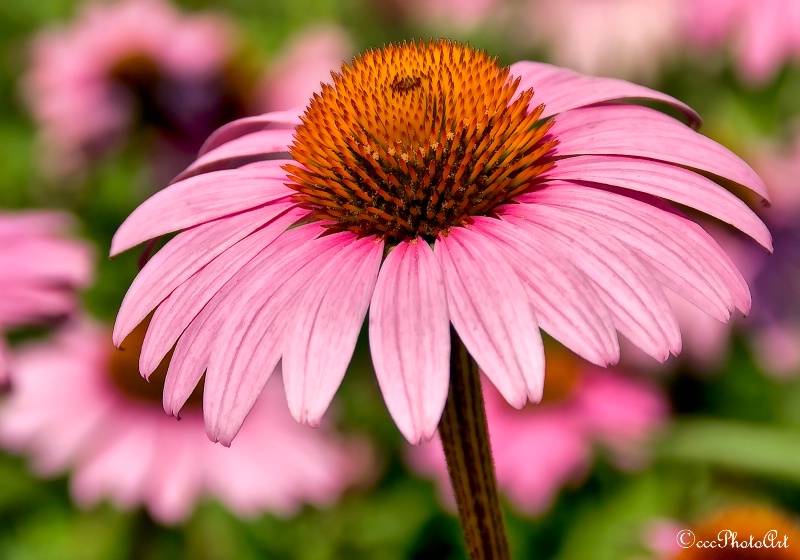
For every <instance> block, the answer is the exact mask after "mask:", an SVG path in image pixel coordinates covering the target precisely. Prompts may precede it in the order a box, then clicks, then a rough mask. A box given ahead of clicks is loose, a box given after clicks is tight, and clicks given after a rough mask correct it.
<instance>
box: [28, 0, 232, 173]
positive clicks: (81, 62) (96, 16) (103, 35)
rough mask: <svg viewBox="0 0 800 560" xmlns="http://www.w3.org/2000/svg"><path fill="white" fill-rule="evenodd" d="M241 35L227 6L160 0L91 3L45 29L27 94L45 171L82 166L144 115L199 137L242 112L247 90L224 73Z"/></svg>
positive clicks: (145, 121)
mask: <svg viewBox="0 0 800 560" xmlns="http://www.w3.org/2000/svg"><path fill="white" fill-rule="evenodd" d="M233 35H234V32H233V29H232V28H231V24H230V23H229V22H228V21H227V20H226V19H225V18H223V17H222V16H220V15H211V14H204V15H187V14H183V13H181V12H178V11H177V10H176V9H175V8H173V7H172V6H171V5H169V4H168V3H166V2H162V1H161V0H123V1H121V2H118V3H111V4H101V3H95V4H86V5H84V6H83V7H82V9H81V11H80V13H79V15H78V18H77V20H76V21H75V22H74V23H73V24H71V25H70V26H61V27H53V28H50V29H47V30H45V31H44V32H42V33H41V34H40V35H39V36H38V37H36V39H35V40H34V41H33V44H32V61H31V67H30V71H29V72H28V74H27V76H26V77H25V81H24V94H25V97H24V99H25V101H26V102H27V103H28V105H29V106H30V109H31V111H32V113H33V116H34V118H35V120H36V121H37V123H38V124H39V126H40V128H41V140H42V144H43V149H44V154H43V155H44V157H45V158H46V159H45V164H44V166H43V167H44V169H45V171H47V172H51V173H53V174H55V175H60V174H64V173H71V172H75V171H77V170H79V169H80V168H82V167H84V166H85V165H87V164H88V163H89V162H91V161H92V160H93V159H94V158H97V157H99V156H102V155H104V154H106V153H107V152H108V151H109V150H113V149H115V148H118V147H119V146H120V145H121V144H123V143H124V142H125V141H126V140H127V138H128V135H129V133H130V132H131V129H132V128H134V127H135V126H136V125H138V126H145V127H150V126H152V127H156V128H160V129H163V128H167V129H169V130H170V131H171V132H172V134H174V135H175V136H186V135H189V136H190V137H193V138H194V141H195V142H197V138H196V136H197V135H203V134H208V132H210V131H211V130H213V129H214V128H215V127H217V126H219V125H220V124H222V123H224V122H226V121H227V120H229V119H230V118H231V117H232V116H233V115H236V116H240V115H241V112H242V111H243V108H242V107H240V106H239V107H237V106H236V105H238V104H240V103H242V102H243V100H242V99H240V97H241V92H238V91H232V90H231V89H230V87H229V86H230V84H226V83H225V82H224V77H225V76H224V74H225V72H226V71H227V68H226V64H227V63H228V62H229V60H230V57H231V56H232V55H233V53H234V51H235V44H234V37H233ZM237 85H238V84H237ZM135 121H141V122H140V123H136V125H135Z"/></svg>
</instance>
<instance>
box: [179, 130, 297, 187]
mask: <svg viewBox="0 0 800 560" xmlns="http://www.w3.org/2000/svg"><path fill="white" fill-rule="evenodd" d="M293 139H294V128H275V129H267V130H259V131H257V132H251V133H249V134H245V135H244V136H240V137H239V138H235V139H234V140H231V141H229V142H226V143H225V144H222V145H220V146H217V147H216V148H214V149H212V150H209V151H208V152H206V153H205V154H203V155H202V156H200V157H198V158H197V159H196V160H194V162H193V163H192V164H191V165H190V166H189V167H187V168H186V169H184V170H183V171H182V172H181V173H180V174H178V176H177V177H175V179H173V182H177V181H182V180H183V179H186V178H187V177H191V176H192V175H198V174H200V173H207V172H209V171H215V170H218V169H225V168H226V167H232V166H234V164H235V163H236V162H247V161H248V160H252V159H264V156H267V155H269V154H279V155H280V154H288V152H289V145H290V144H291V143H292V140H293ZM285 157H286V156H285V155H283V158H284V159H285ZM277 159H281V158H277Z"/></svg>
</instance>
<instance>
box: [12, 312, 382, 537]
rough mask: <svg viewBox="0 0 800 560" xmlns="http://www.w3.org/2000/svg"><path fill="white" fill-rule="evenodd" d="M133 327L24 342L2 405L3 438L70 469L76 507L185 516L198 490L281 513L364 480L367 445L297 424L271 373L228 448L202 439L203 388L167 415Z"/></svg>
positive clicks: (83, 328)
mask: <svg viewBox="0 0 800 560" xmlns="http://www.w3.org/2000/svg"><path fill="white" fill-rule="evenodd" d="M139 331H141V332H137V333H135V334H134V335H133V336H131V337H130V338H129V339H128V340H127V341H126V349H125V350H124V351H117V350H115V349H114V348H113V347H112V346H111V344H110V343H109V341H108V332H107V331H106V330H105V329H104V328H101V327H99V326H98V325H95V324H91V323H89V322H87V321H85V320H84V321H83V322H82V323H81V324H72V325H69V326H68V328H66V329H65V330H64V331H63V332H61V333H60V334H59V335H58V337H57V338H56V339H55V340H53V341H51V342H48V343H39V344H36V345H32V346H29V347H27V348H23V349H22V350H21V351H20V352H19V353H18V355H16V356H15V358H14V364H15V372H14V391H13V392H12V393H11V395H10V397H9V398H8V400H7V402H6V403H4V406H3V408H2V409H0V443H2V445H3V446H5V447H6V448H8V449H12V450H16V451H19V452H23V453H25V454H27V455H29V456H30V457H31V459H32V461H33V465H34V468H35V469H36V470H37V471H38V472H40V473H41V474H44V475H52V474H56V473H60V472H63V471H66V470H71V471H72V475H71V491H72V494H73V497H74V499H75V500H76V502H78V503H79V504H80V505H82V506H90V505H92V504H95V503H96V502H98V501H99V500H101V499H103V498H109V499H110V500H111V501H112V502H113V503H114V504H115V505H116V506H117V507H120V508H122V509H129V508H132V507H135V506H137V505H140V504H141V505H144V506H146V507H147V509H148V510H149V512H150V513H151V514H152V515H153V517H154V518H155V519H157V520H159V521H161V522H163V523H176V522H179V521H181V520H182V519H184V518H185V517H187V516H188V515H189V514H190V513H191V511H192V509H193V507H194V504H195V502H197V501H198V500H199V499H200V498H201V497H202V496H210V497H215V498H217V499H219V500H220V501H222V502H223V503H224V504H225V505H226V506H227V507H229V508H230V509H231V510H233V511H234V512H236V513H237V514H239V515H244V516H252V515H255V514H258V513H261V512H264V511H269V512H272V513H275V514H278V515H289V514H292V513H293V512H295V511H296V510H297V509H298V508H299V507H300V506H301V505H302V504H303V503H313V504H316V505H327V504H330V503H331V502H333V501H334V500H336V499H337V498H338V497H339V496H340V495H341V493H342V491H343V490H344V489H345V488H346V487H347V486H349V485H351V484H352V483H354V482H356V481H358V480H359V478H361V477H364V476H367V465H368V462H369V461H368V459H369V452H368V450H367V448H366V447H365V446H364V445H362V444H361V442H345V441H343V440H342V438H341V437H339V436H337V435H335V434H334V433H332V432H330V431H328V430H326V431H324V432H319V431H315V430H312V429H310V428H308V427H307V426H301V425H299V424H297V423H296V422H295V421H294V420H293V419H292V418H291V416H290V415H289V413H288V411H287V410H286V403H285V399H284V397H283V390H282V388H281V383H280V380H279V379H275V380H274V381H273V382H271V383H270V384H269V385H268V386H267V388H266V389H265V391H264V392H263V394H262V396H261V398H260V399H259V401H258V403H257V404H256V405H255V407H254V408H253V410H252V413H251V414H250V418H249V421H248V424H247V426H246V427H245V428H244V429H243V430H242V432H241V433H240V434H239V438H238V439H237V442H236V445H234V446H232V447H231V448H225V447H222V446H219V445H214V444H213V443H211V442H209V441H208V438H206V435H205V432H204V430H203V420H202V414H201V413H200V410H199V408H200V403H199V398H200V397H199V395H194V396H193V397H192V400H193V401H196V402H193V403H192V405H191V406H190V408H189V409H188V410H186V411H185V412H184V413H183V414H182V416H181V421H180V422H178V421H176V420H175V419H174V418H170V417H169V416H167V415H165V414H164V411H163V410H162V407H161V402H160V401H161V398H160V396H161V384H162V383H163V371H161V372H160V374H161V379H160V383H159V380H155V379H154V383H152V384H150V385H149V384H148V383H147V382H145V381H144V380H143V379H142V378H141V377H140V376H139V375H138V373H137V371H136V358H137V355H138V353H137V352H136V346H137V341H136V340H135V339H136V338H137V337H138V344H141V337H142V336H143V335H144V328H141V329H139ZM132 339H133V340H132ZM162 369H164V368H162ZM158 376H159V374H156V376H154V377H155V378H157V377H158ZM276 377H279V376H276Z"/></svg>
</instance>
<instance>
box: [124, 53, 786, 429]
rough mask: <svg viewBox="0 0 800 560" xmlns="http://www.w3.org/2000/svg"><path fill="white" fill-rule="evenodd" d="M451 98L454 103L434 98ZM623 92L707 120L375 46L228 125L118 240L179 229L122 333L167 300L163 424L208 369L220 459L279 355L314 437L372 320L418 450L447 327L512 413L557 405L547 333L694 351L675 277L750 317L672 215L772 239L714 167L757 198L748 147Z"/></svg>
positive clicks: (554, 78)
mask: <svg viewBox="0 0 800 560" xmlns="http://www.w3.org/2000/svg"><path fill="white" fill-rule="evenodd" d="M423 78H424V79H423ZM534 90H535V92H536V93H535V95H534V94H533V91H534ZM453 92H457V93H459V94H458V95H455V94H453ZM460 92H469V95H463V94H461V93H460ZM438 96H442V97H441V98H443V99H448V100H452V103H438V104H437V103H433V104H429V103H426V100H428V99H430V98H431V97H433V98H434V99H437V98H439V97H438ZM630 98H636V99H642V98H644V99H648V100H651V101H653V102H660V103H665V104H668V105H670V106H672V107H673V108H675V109H677V110H678V111H680V112H681V113H682V114H683V115H684V116H685V118H687V120H689V121H690V122H692V123H697V122H698V120H697V119H698V116H697V115H696V114H695V113H694V111H692V110H691V109H690V108H689V107H687V106H686V105H684V104H683V103H680V102H679V101H677V100H675V99H673V98H671V97H669V96H667V95H664V94H661V93H658V92H655V91H653V90H650V89H647V88H644V87H642V86H637V85H634V84H630V83H627V82H623V81H620V80H613V79H607V78H591V77H587V76H583V75H581V74H577V73H575V72H572V71H569V70H565V69H561V68H557V67H554V66H550V65H547V64H540V63H535V62H518V63H516V64H514V65H512V66H511V67H510V68H505V69H500V68H498V67H497V66H496V63H495V61H494V60H493V59H491V58H489V57H488V55H486V54H485V53H483V52H480V51H476V50H473V49H471V48H470V47H464V46H461V45H458V44H455V43H450V42H446V41H439V42H431V43H410V44H404V45H395V46H389V47H387V48H384V49H381V50H372V51H368V52H367V53H365V54H364V55H362V56H361V57H360V58H358V59H356V60H355V62H354V63H353V65H352V66H348V67H345V68H344V69H343V74H342V75H337V76H336V77H335V78H334V85H333V86H326V87H325V88H323V91H322V94H321V95H318V96H315V97H314V99H313V100H312V101H311V104H310V105H309V107H308V109H307V110H306V112H305V114H304V115H303V116H302V117H300V116H299V115H298V114H297V113H295V112H283V113H267V114H265V115H262V116H259V117H252V118H249V119H243V120H240V121H237V122H234V123H231V124H229V125H227V126H225V127H223V128H222V129H220V130H219V131H217V132H216V133H215V134H214V135H213V136H212V137H211V138H210V139H209V140H208V141H207V143H206V144H205V146H204V148H203V150H202V152H201V155H200V157H199V158H198V159H197V160H196V161H195V162H194V163H193V164H192V165H191V166H189V168H187V169H186V171H185V172H184V173H182V174H181V175H180V176H179V177H178V178H177V179H176V182H175V183H173V184H172V185H171V186H170V187H168V188H167V189H164V190H163V191H161V192H159V193H157V194H156V195H154V196H153V197H151V198H150V199H149V200H147V201H146V202H144V203H143V204H142V205H141V206H140V207H139V208H137V209H136V210H135V211H134V212H133V213H132V214H131V216H129V218H128V219H127V220H126V221H125V223H123V224H122V226H120V229H119V230H118V231H117V234H116V235H115V237H114V240H113V243H112V253H113V254H117V253H119V252H121V251H124V250H127V249H130V248H131V247H134V246H136V245H138V244H139V243H142V242H144V241H147V240H148V239H152V238H155V237H158V236H161V235H164V234H167V233H171V232H177V231H180V230H185V231H183V232H182V233H179V234H178V235H176V236H175V237H174V238H173V239H171V240H170V241H169V242H168V243H167V244H166V245H165V246H164V248H163V249H161V250H160V251H159V252H158V253H157V254H156V255H155V256H154V257H153V258H152V259H151V260H150V262H149V263H148V264H147V265H146V266H145V267H144V268H143V269H142V271H141V272H140V273H139V275H138V277H137V278H136V279H135V280H134V282H133V284H132V286H131V288H130V289H129V291H128V293H127V295H126V296H125V300H124V301H123V303H122V306H121V309H120V312H119V315H118V317H117V322H116V325H115V331H114V340H115V342H116V343H117V344H119V343H120V342H121V341H122V339H123V338H124V337H125V336H126V335H127V333H129V332H130V331H131V330H133V329H134V328H135V327H136V325H138V324H139V323H140V322H141V321H142V320H143V319H144V318H145V317H146V316H147V315H148V314H149V313H150V312H151V311H152V310H153V309H155V308H157V310H156V312H155V315H154V318H153V322H152V323H151V325H150V329H149V331H148V336H147V339H146V340H145V343H144V349H143V352H142V360H141V362H140V369H141V371H142V372H143V374H145V375H148V374H149V373H150V372H151V371H153V370H154V369H155V367H156V366H157V365H158V363H159V362H160V361H161V358H162V357H163V356H164V355H165V354H166V353H167V352H168V351H169V349H170V348H172V346H173V345H174V344H175V343H176V342H177V346H176V350H175V356H174V357H173V359H172V361H171V363H170V371H169V373H168V383H167V388H166V390H165V401H166V403H167V409H168V410H169V411H170V412H172V413H173V414H177V412H178V411H179V410H180V409H181V407H182V406H183V403H184V402H185V400H186V398H187V396H188V394H189V393H190V392H191V388H192V387H194V385H195V384H196V383H197V382H198V380H199V379H200V378H201V376H202V375H203V372H204V371H206V377H205V379H206V387H205V390H206V393H205V395H206V398H205V406H204V413H205V419H206V428H207V430H208V433H209V436H210V437H211V438H212V439H214V440H219V441H221V442H223V443H226V444H227V443H230V441H231V440H232V439H233V438H234V437H235V435H236V433H237V431H238V430H239V428H240V427H241V425H242V422H243V421H244V418H245V416H246V415H247V413H248V411H249V410H250V407H251V406H252V404H253V403H254V402H255V400H256V398H257V397H258V395H259V393H260V392H261V389H262V387H263V386H264V384H265V383H266V382H267V380H268V379H269V376H270V374H271V372H272V370H273V369H274V368H275V367H276V366H277V365H278V363H279V362H280V361H281V360H282V364H283V374H284V381H285V383H286V392H287V398H288V402H289V408H290V410H291V412H292V414H293V416H294V417H295V418H296V419H297V420H298V421H303V422H308V423H310V424H312V425H314V424H317V423H318V422H319V421H320V419H321V418H322V416H323V414H324V413H325V410H326V409H327V408H328V406H329V404H330V402H331V400H332V399H333V396H334V394H335V393H336V390H337V388H338V387H339V384H340V383H341V380H342V377H343V376H344V373H345V370H346V369H347V365H348V363H349V362H350V358H351V356H352V354H353V350H354V348H355V344H356V340H357V338H358V334H359V332H360V330H361V327H362V324H363V322H364V318H365V315H366V313H367V309H368V308H371V311H370V320H369V336H370V346H371V352H372V359H373V363H374V365H375V371H376V375H377V378H378V383H379V384H380V386H381V390H382V393H383V396H384V399H385V401H386V404H387V407H388V409H389V412H390V414H391V415H392V417H393V418H394V420H395V422H396V423H397V425H398V427H399V429H400V431H401V432H402V433H403V434H404V435H405V437H406V438H407V439H408V440H409V441H411V442H412V443H418V442H420V441H422V440H426V439H429V438H430V437H431V436H432V435H433V433H434V431H435V429H436V427H437V425H438V422H439V419H440V416H441V414H442V410H443V408H444V403H445V399H446V396H447V390H448V384H449V349H450V324H451V323H452V325H453V327H454V328H455V330H456V331H457V333H458V335H459V336H460V337H461V339H462V341H463V342H464V344H465V345H466V348H467V349H468V350H469V352H470V354H471V355H472V356H473V357H474V358H475V360H476V362H477V363H478V365H479V366H480V367H481V369H482V371H483V372H484V373H485V374H486V375H487V377H488V378H489V380H490V381H491V382H492V383H493V384H494V386H495V387H496V388H497V389H498V390H499V391H500V393H501V394H502V395H503V397H504V398H505V399H506V400H507V401H508V402H509V403H511V404H512V405H513V406H515V407H518V408H521V407H522V406H524V405H525V403H526V402H527V401H528V400H531V401H538V400H539V398H540V397H541V394H542V387H543V384H544V353H543V348H542V341H541V338H540V336H539V327H541V328H542V329H544V330H545V331H547V332H549V333H550V334H551V335H552V336H553V337H554V338H555V339H557V340H559V341H561V342H562V343H563V344H564V345H565V346H567V347H568V348H570V349H571V350H573V351H575V352H576V353H578V354H579V355H581V356H582V357H584V358H586V359H587V360H588V361H590V362H593V363H596V364H598V365H606V364H608V363H614V362H616V361H617V360H618V358H619V346H618V339H617V330H619V331H620V332H621V333H622V334H623V335H625V336H626V337H627V338H629V339H630V340H631V341H632V342H633V343H634V344H636V345H637V346H639V347H640V348H642V349H643V350H645V351H646V352H647V353H648V354H650V355H651V356H653V357H654V358H656V359H658V360H665V359H666V358H667V357H668V356H669V355H670V354H677V353H678V352H680V349H681V337H680V332H679V329H678V325H677V322H676V320H675V317H674V314H673V312H672V310H671V308H670V306H669V302H668V301H667V299H666V296H665V294H664V290H663V288H662V286H664V287H666V288H669V289H671V290H674V291H676V292H677V293H678V294H680V295H681V296H682V297H685V298H686V299H688V300H690V301H692V302H694V303H695V304H696V305H698V306H699V307H700V308H701V309H703V310H704V311H705V312H707V313H709V314H711V315H713V316H714V317H716V318H718V319H719V320H722V321H724V320H728V319H729V318H730V317H731V313H732V312H733V311H734V310H735V309H740V310H742V311H743V312H747V311H748V310H749V308H750V294H749V291H748V288H747V285H746V283H745V282H744V279H743V278H742V276H741V274H740V273H739V272H738V271H737V270H736V268H735V267H734V266H733V264H732V263H731V261H730V259H729V258H728V257H727V256H726V255H725V253H724V252H723V251H722V249H721V248H720V247H719V245H718V244H717V243H716V242H715V241H714V240H713V238H712V237H711V236H710V235H708V234H707V233H706V232H705V231H704V230H703V229H702V228H701V227H699V226H698V225H697V224H696V223H695V222H694V221H692V220H691V219H689V218H688V217H686V216H685V215H684V214H682V213H680V212H679V211H677V210H676V209H674V208H673V207H672V206H670V205H669V204H668V203H667V202H666V201H667V200H668V201H673V202H676V203H679V204H683V205H687V206H690V207H693V208H695V209H697V210H699V211H701V212H705V213H707V214H709V215H711V216H714V217H716V218H718V219H720V220H723V221H726V222H728V223H730V224H732V225H733V226H734V227H736V228H739V229H740V230H742V231H744V232H745V233H747V234H749V235H750V236H752V237H753V238H755V239H756V240H757V241H758V242H759V243H761V244H762V245H764V246H765V247H767V248H770V247H771V243H772V242H771V239H770V234H769V232H768V231H767V229H766V227H765V226H764V224H763V223H762V222H761V221H760V220H759V219H758V217H757V216H756V215H755V214H754V213H753V212H752V211H751V210H750V209H749V208H748V207H747V206H746V205H745V204H744V203H743V202H742V201H741V200H739V199H738V198H736V197H735V196H734V195H732V194H731V193H729V192H728V191H727V190H725V189H723V188H722V187H720V186H719V185H718V184H717V183H716V182H715V181H714V180H712V179H711V178H709V177H708V176H711V177H726V178H728V179H730V180H731V181H734V182H736V183H739V184H741V185H744V186H746V187H749V188H751V189H753V190H754V191H756V192H757V193H759V194H760V195H761V196H766V190H765V188H764V185H763V183H762V181H761V179H760V178H759V177H758V176H757V175H756V174H755V172H754V171H753V170H752V169H750V167H748V166H747V165H746V164H745V163H744V162H743V161H742V160H740V159H739V158H738V157H736V156H735V155H734V154H733V153H731V152H730V151H728V150H727V149H725V148H723V147H722V146H720V145H719V144H717V143H715V142H713V141H711V140H710V139H708V138H705V137H703V136H701V135H700V134H698V133H696V132H695V131H694V130H692V128H690V127H689V126H687V125H685V124H683V123H682V122H680V121H678V120H675V119H673V118H671V117H668V116H667V115H665V114H663V113H661V112H658V111H656V110H654V109H651V108H648V107H643V106H639V105H627V104H624V102H625V101H626V100H628V99H630ZM540 104H541V105H540ZM423 108H426V109H423ZM544 121H546V123H545V124H540V125H539V126H537V125H536V124H535V123H543V122H544ZM287 152H288V153H289V154H290V155H291V157H293V158H294V160H292V159H285V158H286V157H287V156H286V154H287ZM259 159H260V160H264V161H257V162H255V163H252V162H253V160H259ZM694 169H697V170H700V171H703V172H704V173H705V174H703V175H701V174H699V173H696V172H695V171H694ZM470 170H471V171H470Z"/></svg>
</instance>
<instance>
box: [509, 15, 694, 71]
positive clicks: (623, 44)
mask: <svg viewBox="0 0 800 560" xmlns="http://www.w3.org/2000/svg"><path fill="white" fill-rule="evenodd" d="M519 10H520V12H521V13H520V17H519V18H518V19H516V20H515V22H516V25H521V28H519V29H517V33H516V37H517V39H518V40H520V41H523V42H525V41H527V42H528V43H532V44H535V45H538V46H541V47H543V48H544V50H545V52H547V53H548V55H549V59H550V60H552V61H553V62H555V63H556V64H559V65H561V66H568V67H570V68H574V69H575V70H578V71H580V72H584V73H587V74H593V75H596V76H612V77H617V78H628V79H630V78H637V79H640V80H648V81H651V80H653V79H655V77H656V76H657V75H658V74H659V70H660V69H661V66H662V65H663V64H664V62H665V60H666V59H667V58H669V57H670V56H671V55H674V53H675V51H676V50H677V49H678V48H679V46H680V43H681V39H682V37H681V28H680V6H679V3H678V2H676V1H675V0H646V1H642V0H524V1H523V2H522V3H521V4H520V7H519Z"/></svg>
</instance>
